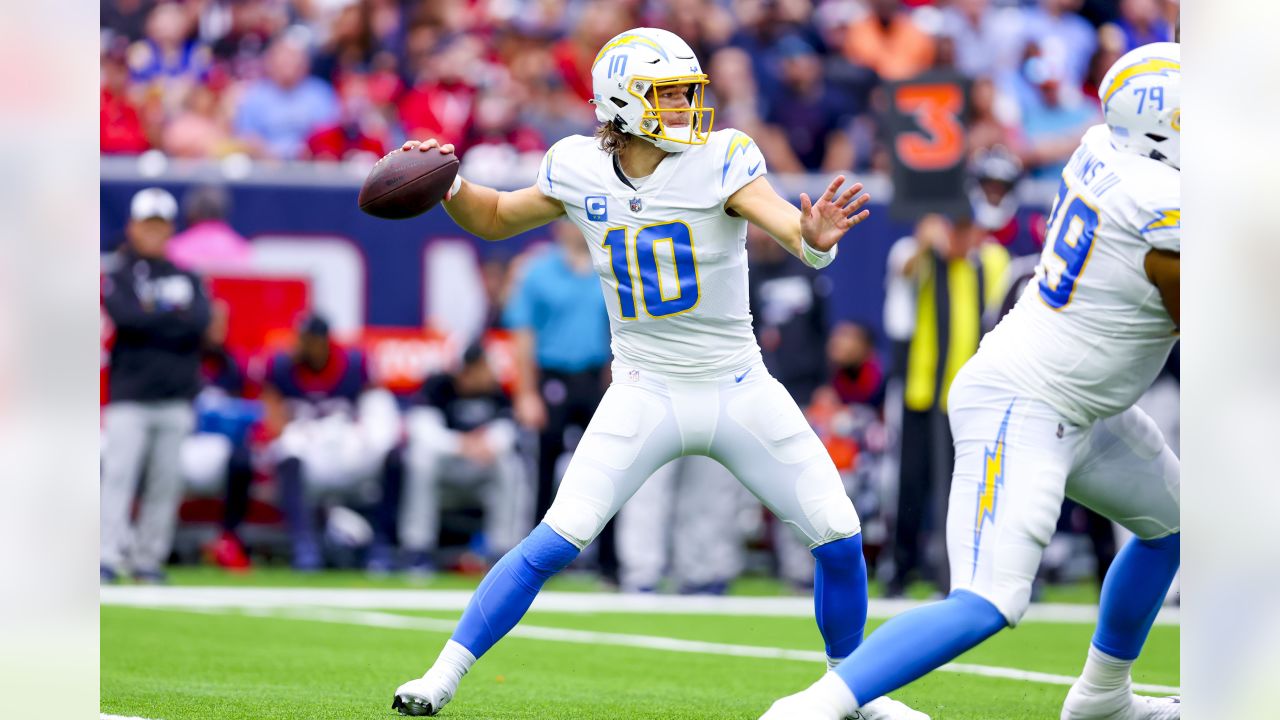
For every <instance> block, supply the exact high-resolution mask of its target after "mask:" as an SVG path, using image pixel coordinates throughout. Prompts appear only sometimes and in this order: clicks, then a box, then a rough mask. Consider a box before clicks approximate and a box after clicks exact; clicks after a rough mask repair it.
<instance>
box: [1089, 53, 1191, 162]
mask: <svg viewBox="0 0 1280 720" xmlns="http://www.w3.org/2000/svg"><path fill="white" fill-rule="evenodd" d="M1181 87H1182V55H1181V52H1180V46H1179V45H1178V43H1171V42H1160V43H1151V44H1150V45H1143V46H1142V47H1140V48H1134V49H1133V50H1130V51H1129V52H1127V53H1125V54H1124V55H1123V56H1122V57H1121V58H1120V59H1119V60H1117V61H1116V64H1115V65H1112V66H1111V69H1110V70H1108V71H1107V75H1106V77H1104V78H1102V84H1101V85H1099V86H1098V97H1099V98H1100V99H1101V100H1102V109H1103V112H1104V114H1105V115H1106V118H1107V126H1108V127H1110V128H1111V142H1112V144H1113V145H1115V146H1116V147H1117V148H1119V149H1121V150H1125V151H1127V152H1132V153H1137V154H1138V155H1142V156H1144V157H1150V158H1154V159H1156V160H1159V161H1161V162H1163V163H1167V164H1169V165H1172V166H1173V167H1175V168H1179V169H1181V166H1182V153H1181V151H1180V147H1181V144H1182V143H1181V140H1182V90H1181Z"/></svg>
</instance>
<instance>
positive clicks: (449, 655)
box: [428, 640, 476, 685]
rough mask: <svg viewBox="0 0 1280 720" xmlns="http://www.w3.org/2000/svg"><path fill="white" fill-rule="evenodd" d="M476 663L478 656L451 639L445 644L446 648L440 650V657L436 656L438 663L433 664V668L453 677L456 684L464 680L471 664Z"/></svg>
mask: <svg viewBox="0 0 1280 720" xmlns="http://www.w3.org/2000/svg"><path fill="white" fill-rule="evenodd" d="M475 664H476V656H475V655H472V654H471V651H470V650H468V649H466V648H465V647H463V646H462V645H461V644H459V643H456V642H454V641H453V640H450V641H449V642H447V643H445V644H444V649H443V650H441V651H440V657H438V658H436V664H435V665H432V666H431V670H436V671H438V672H440V673H443V674H444V675H445V676H446V677H449V678H452V679H453V682H454V684H455V685H456V684H457V683H458V682H459V681H461V680H462V676H463V675H466V674H467V671H468V670H470V669H471V666H472V665H475ZM428 672H430V671H428Z"/></svg>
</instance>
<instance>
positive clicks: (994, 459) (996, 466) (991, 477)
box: [973, 399, 1017, 576]
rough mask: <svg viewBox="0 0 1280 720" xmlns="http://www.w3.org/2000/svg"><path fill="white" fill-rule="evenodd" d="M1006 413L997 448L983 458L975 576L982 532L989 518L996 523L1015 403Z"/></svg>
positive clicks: (975, 529)
mask: <svg viewBox="0 0 1280 720" xmlns="http://www.w3.org/2000/svg"><path fill="white" fill-rule="evenodd" d="M1014 402H1017V400H1016V399H1015V400H1014V401H1013V402H1011V403H1009V408H1008V409H1007V410H1005V411H1004V420H1002V421H1001V422H1000V432H998V433H996V444H995V447H993V448H991V449H990V450H986V451H984V455H983V458H982V464H983V478H982V489H981V490H980V491H979V492H978V516H977V518H976V519H975V521H974V526H973V574H974V575H975V576H976V575H977V574H978V551H979V550H980V549H981V548H982V530H983V527H984V526H985V525H986V521H987V519H988V518H989V519H990V520H991V522H992V523H994V522H995V521H996V504H997V503H998V502H999V500H1000V488H1002V487H1004V460H1005V434H1006V433H1007V432H1008V430H1009V414H1010V413H1012V412H1013V403H1014Z"/></svg>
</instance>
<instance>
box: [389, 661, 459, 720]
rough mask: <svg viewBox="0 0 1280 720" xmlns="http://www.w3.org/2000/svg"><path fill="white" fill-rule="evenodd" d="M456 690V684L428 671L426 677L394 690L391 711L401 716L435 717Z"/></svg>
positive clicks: (440, 674) (441, 675) (439, 674)
mask: <svg viewBox="0 0 1280 720" xmlns="http://www.w3.org/2000/svg"><path fill="white" fill-rule="evenodd" d="M456 689H457V684H456V683H454V682H450V681H449V679H448V678H447V677H445V676H444V675H443V674H442V673H433V672H431V671H430V670H428V671H427V674H426V675H423V676H422V677H420V678H418V679H416V680H410V681H409V682H407V683H405V684H403V685H401V686H400V687H398V688H396V695H395V698H393V699H392V700H391V709H392V710H399V711H400V714H401V715H415V716H421V715H435V714H437V713H439V712H440V711H441V710H442V709H444V706H445V705H448V704H449V701H450V700H452V699H453V693H454V691H455V690H456Z"/></svg>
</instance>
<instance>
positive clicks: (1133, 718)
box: [1061, 681, 1182, 720]
mask: <svg viewBox="0 0 1280 720" xmlns="http://www.w3.org/2000/svg"><path fill="white" fill-rule="evenodd" d="M1181 718H1182V698H1180V697H1161V698H1157V697H1147V696H1145V695H1134V694H1133V690H1131V689H1130V688H1129V686H1128V685H1127V684H1126V685H1125V686H1124V687H1121V688H1117V689H1115V690H1107V691H1098V690H1097V689H1096V688H1092V687H1089V686H1086V685H1085V684H1084V683H1082V682H1079V681H1077V682H1076V684H1075V685H1072V686H1071V690H1070V691H1069V692H1068V693H1067V699H1066V701H1065V702H1063V703H1062V716H1061V720H1181Z"/></svg>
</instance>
